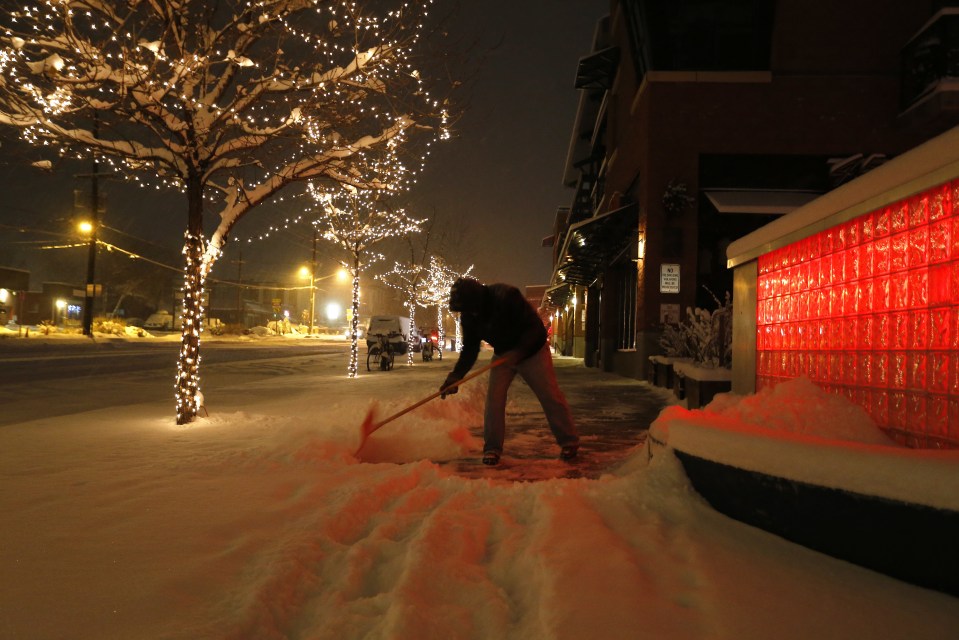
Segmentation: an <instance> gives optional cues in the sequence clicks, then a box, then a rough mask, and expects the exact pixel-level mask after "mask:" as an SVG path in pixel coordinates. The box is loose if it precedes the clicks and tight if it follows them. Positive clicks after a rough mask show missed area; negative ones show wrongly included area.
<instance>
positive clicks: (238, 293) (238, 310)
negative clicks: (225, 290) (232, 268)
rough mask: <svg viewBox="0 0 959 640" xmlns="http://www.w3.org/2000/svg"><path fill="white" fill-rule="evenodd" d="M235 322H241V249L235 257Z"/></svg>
mask: <svg viewBox="0 0 959 640" xmlns="http://www.w3.org/2000/svg"><path fill="white" fill-rule="evenodd" d="M236 322H237V324H243V250H242V249H240V252H239V255H238V256H237V258H236Z"/></svg>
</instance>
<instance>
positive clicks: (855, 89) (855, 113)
mask: <svg viewBox="0 0 959 640" xmlns="http://www.w3.org/2000/svg"><path fill="white" fill-rule="evenodd" d="M949 4H950V3H944V2H936V1H934V0H885V1H883V2H874V1H869V0H847V1H846V2H842V3H835V2H830V1H829V0H683V1H677V2H669V3H666V2H656V1H654V0H612V1H611V5H610V15H609V16H608V17H607V18H605V19H604V20H602V21H601V22H600V23H599V24H598V25H597V27H596V31H595V35H594V41H593V50H592V52H591V53H590V54H589V55H587V56H585V57H583V58H582V59H581V60H580V62H579V65H578V68H577V72H576V88H577V89H578V90H579V91H580V103H579V109H578V112H577V116H576V120H575V123H574V126H573V131H572V136H571V142H570V148H569V154H568V158H567V163H566V171H565V175H564V181H565V183H566V184H567V185H569V186H570V187H572V188H573V191H574V195H573V200H572V204H571V205H570V207H569V209H568V211H566V212H565V215H558V216H557V221H556V225H555V228H554V230H553V231H554V234H553V251H554V254H553V258H554V270H553V275H552V279H551V282H550V288H549V290H548V292H547V294H546V296H545V297H544V302H545V304H546V306H548V307H549V308H550V309H551V310H552V311H553V313H554V314H555V317H556V318H557V321H556V322H555V324H554V331H556V332H562V331H564V330H566V329H565V328H566V327H569V328H570V329H569V331H571V332H572V334H571V335H570V337H569V338H568V339H567V338H566V337H562V336H561V337H560V341H561V342H563V343H564V344H568V345H570V346H569V348H568V352H569V355H576V356H580V357H583V358H584V361H585V363H586V364H587V365H588V366H596V367H600V368H602V369H604V370H607V371H615V372H617V373H621V374H623V375H629V376H633V377H645V376H646V367H647V365H648V357H649V356H650V355H653V354H656V353H659V346H658V340H659V336H660V335H661V332H662V327H663V326H664V324H666V323H675V322H677V321H678V320H680V319H681V318H682V317H684V315H685V314H686V312H687V309H688V308H692V307H697V306H698V307H704V308H712V307H714V306H715V302H714V300H713V296H715V297H716V298H720V299H722V298H723V297H724V296H725V294H726V293H727V292H730V293H731V292H732V285H733V282H732V280H733V278H732V273H731V271H729V270H728V269H727V267H726V248H727V246H728V245H729V244H730V243H731V242H732V241H734V240H735V239H736V238H738V237H741V236H743V235H746V234H747V233H749V232H751V231H753V230H754V229H757V228H759V227H761V226H763V225H765V224H766V223H768V222H770V221H771V220H773V219H775V218H777V217H779V216H781V215H783V214H785V213H788V212H790V211H793V210H795V209H796V208H798V207H801V206H803V205H804V204H806V203H808V202H810V201H812V200H813V199H815V198H817V197H818V196H820V195H822V194H823V193H826V192H829V191H831V190H833V189H835V188H836V187H838V186H840V185H842V184H844V183H846V182H848V181H849V180H851V179H853V178H855V177H856V176H858V175H861V174H863V173H866V172H868V171H870V170H872V169H873V168H875V167H878V166H880V165H882V164H883V163H884V162H886V161H887V160H888V159H890V158H892V157H894V156H897V155H899V154H901V153H903V152H904V151H906V150H908V149H911V148H913V147H915V146H917V145H919V144H920V143H922V142H923V141H925V140H928V139H930V138H932V137H933V136H935V135H938V134H939V133H941V132H943V131H945V130H946V129H948V128H950V127H951V126H953V125H954V124H955V123H957V122H959V117H957V115H959V104H957V100H956V98H955V96H959V91H957V88H956V86H954V83H956V82H957V81H959V62H956V60H959V56H957V55H955V54H954V53H953V52H954V51H959V38H957V36H955V35H953V34H954V33H959V30H957V29H956V28H955V27H956V26H957V25H959V22H957V20H959V10H956V9H953V8H951V7H950V6H948V5H949ZM562 211H563V210H561V212H562ZM574 298H575V299H576V304H575V305H574V304H571V301H572V300H573V299H574ZM577 331H578V332H579V335H577Z"/></svg>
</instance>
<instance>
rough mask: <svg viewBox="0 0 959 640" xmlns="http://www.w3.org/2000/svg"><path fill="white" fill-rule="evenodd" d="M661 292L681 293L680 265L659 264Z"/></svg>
mask: <svg viewBox="0 0 959 640" xmlns="http://www.w3.org/2000/svg"><path fill="white" fill-rule="evenodd" d="M659 292H660V293H679V265H678V264H661V265H659Z"/></svg>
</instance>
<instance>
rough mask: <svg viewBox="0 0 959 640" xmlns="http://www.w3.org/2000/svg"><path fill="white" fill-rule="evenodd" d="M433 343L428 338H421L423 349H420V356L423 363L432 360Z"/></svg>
mask: <svg viewBox="0 0 959 640" xmlns="http://www.w3.org/2000/svg"><path fill="white" fill-rule="evenodd" d="M433 349H434V347H433V341H432V340H430V337H429V336H423V347H422V348H421V349H420V355H422V356H423V362H430V361H432V360H433Z"/></svg>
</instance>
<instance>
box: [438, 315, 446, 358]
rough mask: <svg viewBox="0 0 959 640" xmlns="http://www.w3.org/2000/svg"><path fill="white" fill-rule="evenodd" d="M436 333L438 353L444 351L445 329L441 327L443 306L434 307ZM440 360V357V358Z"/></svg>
mask: <svg viewBox="0 0 959 640" xmlns="http://www.w3.org/2000/svg"><path fill="white" fill-rule="evenodd" d="M436 333H437V335H438V336H439V343H440V352H443V351H446V328H445V327H444V326H443V305H442V304H438V305H436ZM440 359H442V356H440Z"/></svg>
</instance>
